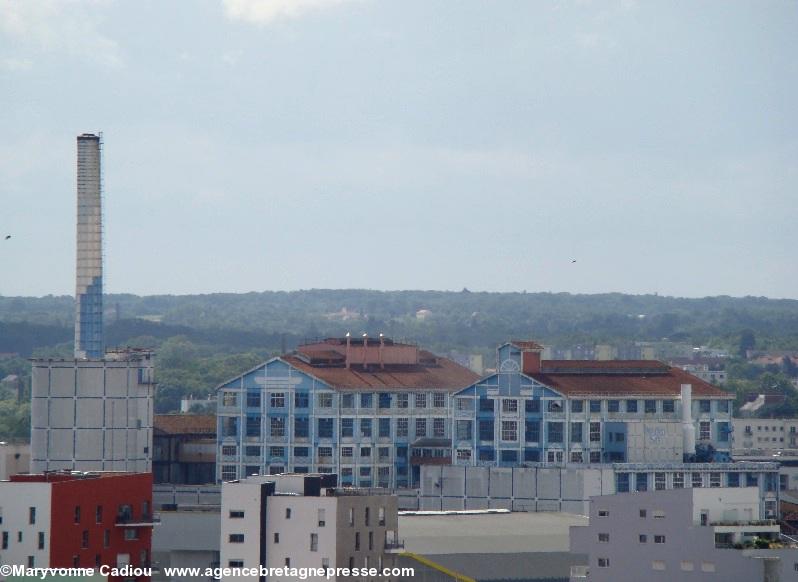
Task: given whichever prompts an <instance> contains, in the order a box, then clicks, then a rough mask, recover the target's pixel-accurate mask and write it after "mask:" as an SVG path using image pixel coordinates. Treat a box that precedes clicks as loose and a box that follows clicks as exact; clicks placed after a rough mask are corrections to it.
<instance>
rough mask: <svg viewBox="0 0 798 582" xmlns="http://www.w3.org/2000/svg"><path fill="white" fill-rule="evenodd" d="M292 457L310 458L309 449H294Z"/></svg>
mask: <svg viewBox="0 0 798 582" xmlns="http://www.w3.org/2000/svg"><path fill="white" fill-rule="evenodd" d="M294 456H295V457H309V456H310V448H308V447H294Z"/></svg>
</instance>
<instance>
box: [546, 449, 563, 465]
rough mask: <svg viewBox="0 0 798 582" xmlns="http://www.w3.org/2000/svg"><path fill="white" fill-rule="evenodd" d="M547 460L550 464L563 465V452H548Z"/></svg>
mask: <svg viewBox="0 0 798 582" xmlns="http://www.w3.org/2000/svg"><path fill="white" fill-rule="evenodd" d="M546 460H547V461H548V462H549V463H562V451H557V450H551V451H547V452H546Z"/></svg>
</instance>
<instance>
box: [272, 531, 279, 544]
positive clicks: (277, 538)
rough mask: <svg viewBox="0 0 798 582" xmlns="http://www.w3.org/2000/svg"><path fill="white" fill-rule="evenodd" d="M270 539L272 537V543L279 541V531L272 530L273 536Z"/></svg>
mask: <svg viewBox="0 0 798 582" xmlns="http://www.w3.org/2000/svg"><path fill="white" fill-rule="evenodd" d="M272 539H274V543H275V544H279V543H280V532H277V531H276V532H274V537H273V538H272Z"/></svg>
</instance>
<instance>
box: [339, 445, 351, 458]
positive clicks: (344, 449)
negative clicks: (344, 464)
mask: <svg viewBox="0 0 798 582" xmlns="http://www.w3.org/2000/svg"><path fill="white" fill-rule="evenodd" d="M352 453H353V448H352V447H341V456H342V457H352V456H353V454H352Z"/></svg>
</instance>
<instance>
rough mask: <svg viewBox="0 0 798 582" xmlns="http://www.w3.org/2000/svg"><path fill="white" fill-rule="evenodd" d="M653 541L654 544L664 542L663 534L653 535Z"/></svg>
mask: <svg viewBox="0 0 798 582" xmlns="http://www.w3.org/2000/svg"><path fill="white" fill-rule="evenodd" d="M654 543H655V544H664V543H665V536H662V535H659V536H654Z"/></svg>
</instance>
